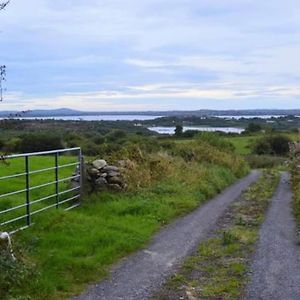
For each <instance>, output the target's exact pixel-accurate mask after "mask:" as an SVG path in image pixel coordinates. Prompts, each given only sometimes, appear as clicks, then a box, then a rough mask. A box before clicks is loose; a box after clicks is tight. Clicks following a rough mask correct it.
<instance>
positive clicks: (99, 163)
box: [93, 159, 107, 170]
mask: <svg viewBox="0 0 300 300" xmlns="http://www.w3.org/2000/svg"><path fill="white" fill-rule="evenodd" d="M93 166H94V167H95V168H96V169H98V170H101V169H103V168H104V167H106V166H107V162H106V161H105V160H104V159H97V160H94V161H93Z"/></svg>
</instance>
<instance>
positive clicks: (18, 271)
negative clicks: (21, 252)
mask: <svg viewBox="0 0 300 300" xmlns="http://www.w3.org/2000/svg"><path fill="white" fill-rule="evenodd" d="M0 270H1V272H0V296H1V299H8V298H7V297H8V296H11V295H12V294H14V293H15V292H17V293H18V294H20V293H19V292H21V291H22V287H23V286H24V285H26V283H27V281H28V278H31V280H34V279H35V277H34V276H35V275H34V269H33V268H32V267H31V266H29V264H28V263H27V264H24V263H23V262H22V261H21V260H20V259H18V260H16V261H13V260H12V259H11V258H10V257H9V256H8V255H7V254H6V253H4V252H0ZM18 290H20V291H18ZM22 294H23V295H24V291H23V292H22ZM9 299H21V298H12V297H10V298H9ZM22 299H30V298H28V297H25V296H24V298H22Z"/></svg>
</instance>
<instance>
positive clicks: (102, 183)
mask: <svg viewBox="0 0 300 300" xmlns="http://www.w3.org/2000/svg"><path fill="white" fill-rule="evenodd" d="M95 184H96V186H97V187H100V188H103V187H105V186H106V185H107V180H106V179H105V178H103V177H100V178H98V179H97V180H96V181H95Z"/></svg>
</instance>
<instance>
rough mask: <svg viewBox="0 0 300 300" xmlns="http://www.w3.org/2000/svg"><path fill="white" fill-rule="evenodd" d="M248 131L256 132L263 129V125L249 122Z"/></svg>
mask: <svg viewBox="0 0 300 300" xmlns="http://www.w3.org/2000/svg"><path fill="white" fill-rule="evenodd" d="M246 131H247V132H248V133H256V132H260V131H262V127H261V126H260V125H259V124H255V123H249V125H248V127H247V128H246Z"/></svg>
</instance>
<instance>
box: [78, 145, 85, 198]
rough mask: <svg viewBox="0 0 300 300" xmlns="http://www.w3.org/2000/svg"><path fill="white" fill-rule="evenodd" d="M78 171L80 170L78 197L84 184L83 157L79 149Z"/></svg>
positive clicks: (81, 194) (81, 193)
mask: <svg viewBox="0 0 300 300" xmlns="http://www.w3.org/2000/svg"><path fill="white" fill-rule="evenodd" d="M79 168H80V169H79V172H80V178H79V180H80V197H82V196H83V185H84V178H83V177H84V157H83V155H82V150H81V149H80V150H79Z"/></svg>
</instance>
